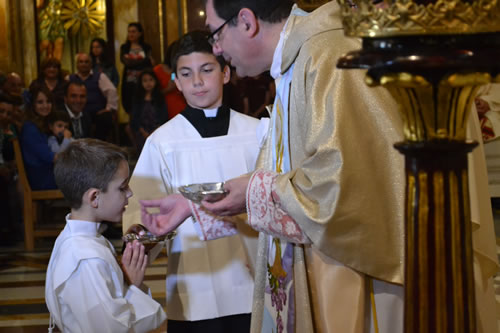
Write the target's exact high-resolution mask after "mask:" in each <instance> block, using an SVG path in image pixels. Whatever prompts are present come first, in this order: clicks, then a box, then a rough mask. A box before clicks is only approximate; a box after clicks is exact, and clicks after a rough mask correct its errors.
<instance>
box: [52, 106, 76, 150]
mask: <svg viewBox="0 0 500 333" xmlns="http://www.w3.org/2000/svg"><path fill="white" fill-rule="evenodd" d="M48 121H49V130H50V132H51V133H52V135H51V136H49V139H48V143H49V147H50V150H52V151H53V152H54V153H56V154H57V153H60V152H61V151H63V150H64V149H66V147H68V145H69V144H70V143H71V141H73V138H72V137H71V136H72V135H71V131H70V130H69V124H70V122H71V119H70V118H69V115H68V113H67V112H63V111H54V112H52V113H51V114H50V115H49V119H48Z"/></svg>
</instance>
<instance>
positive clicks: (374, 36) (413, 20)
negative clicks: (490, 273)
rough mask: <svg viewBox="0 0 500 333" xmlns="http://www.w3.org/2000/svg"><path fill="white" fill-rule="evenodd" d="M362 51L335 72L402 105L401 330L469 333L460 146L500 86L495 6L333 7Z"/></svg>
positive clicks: (401, 2)
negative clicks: (489, 88)
mask: <svg viewBox="0 0 500 333" xmlns="http://www.w3.org/2000/svg"><path fill="white" fill-rule="evenodd" d="M339 2H340V3H341V6H342V11H343V18H344V28H345V31H346V34H347V35H349V36H357V37H362V38H363V48H362V50H359V51H354V52H351V53H349V54H348V55H346V56H345V57H343V58H342V59H341V60H340V61H339V63H338V67H340V68H364V69H368V72H367V76H366V83H367V84H368V85H370V86H377V85H381V86H383V87H385V88H387V89H388V90H389V92H390V93H391V94H392V96H393V97H394V98H395V99H396V100H397V101H398V103H399V105H400V112H401V115H402V117H403V119H404V126H405V127H404V134H405V141H404V142H402V143H398V144H396V145H395V147H396V149H398V150H399V151H400V152H401V153H402V154H404V155H405V161H406V183H407V189H406V228H405V230H406V232H405V235H406V249H405V320H404V327H405V332H407V333H409V332H411V333H413V332H419V333H429V332H475V331H476V319H475V298H474V278H473V266H472V230H471V224H470V203H469V190H468V175H467V153H469V152H470V151H471V150H472V149H473V148H474V147H475V145H476V143H471V142H466V140H465V139H466V135H465V133H466V124H467V120H468V114H469V110H470V109H471V105H472V102H473V100H474V97H475V95H476V92H477V90H478V88H479V87H480V85H482V84H486V83H489V82H500V61H499V59H500V1H497V0H484V1H458V0H439V1H426V3H425V4H424V3H418V2H413V1H409V0H398V1H395V2H389V1H388V2H384V3H382V4H381V5H380V4H379V5H377V6H375V5H373V4H372V3H371V2H370V1H368V0H367V1H354V2H355V4H353V3H352V2H350V1H349V2H348V1H347V0H346V1H344V0H340V1H339Z"/></svg>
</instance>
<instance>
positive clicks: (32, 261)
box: [0, 240, 167, 333]
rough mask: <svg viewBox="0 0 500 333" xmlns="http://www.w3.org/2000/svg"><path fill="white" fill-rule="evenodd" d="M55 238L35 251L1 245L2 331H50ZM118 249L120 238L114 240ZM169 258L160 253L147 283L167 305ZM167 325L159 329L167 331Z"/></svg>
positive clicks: (149, 268)
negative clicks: (48, 294) (49, 279)
mask: <svg viewBox="0 0 500 333" xmlns="http://www.w3.org/2000/svg"><path fill="white" fill-rule="evenodd" d="M52 242H53V240H45V241H43V240H42V242H38V243H37V248H36V251H34V252H25V251H24V249H23V244H22V242H20V243H18V244H16V245H13V246H9V247H1V246H0V332H2V333H3V332H5V333H21V332H27V333H34V332H47V328H48V323H49V314H48V311H47V307H46V306H45V299H44V285H45V271H46V268H47V264H48V262H49V258H50V251H51V249H52ZM113 244H114V245H115V247H116V249H117V251H120V250H121V245H122V244H121V240H113ZM166 265H167V259H166V255H165V254H164V253H161V254H160V255H159V256H158V258H157V259H156V260H155V262H154V263H153V264H152V265H151V266H150V267H148V269H147V271H146V278H145V283H146V284H147V285H148V286H149V287H150V288H151V291H152V295H153V298H154V299H156V300H157V301H158V302H159V303H161V304H163V305H165V273H166ZM165 330H166V329H165V325H164V326H163V327H162V328H160V329H158V330H157V331H156V332H165Z"/></svg>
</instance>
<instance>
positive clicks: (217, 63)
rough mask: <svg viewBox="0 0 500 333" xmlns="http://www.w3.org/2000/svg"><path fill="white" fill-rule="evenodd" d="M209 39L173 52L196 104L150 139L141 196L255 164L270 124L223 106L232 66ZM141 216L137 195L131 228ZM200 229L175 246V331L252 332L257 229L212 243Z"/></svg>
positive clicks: (181, 236) (171, 317)
mask: <svg viewBox="0 0 500 333" xmlns="http://www.w3.org/2000/svg"><path fill="white" fill-rule="evenodd" d="M207 37H208V34H207V33H206V32H200V31H193V32H190V33H188V34H186V35H185V36H184V37H182V38H181V39H180V41H179V43H178V46H177V48H176V51H175V55H174V56H173V57H172V68H173V71H174V72H175V77H176V78H175V83H176V85H177V87H178V89H179V91H181V92H182V93H183V94H184V97H185V98H186V101H187V104H188V106H187V107H186V108H185V109H184V111H182V112H181V113H180V114H178V115H177V116H175V117H174V118H173V119H171V120H169V121H168V122H167V123H166V124H164V125H163V126H161V127H160V128H158V129H157V130H156V131H154V132H153V134H151V136H149V138H148V139H147V140H146V144H145V145H144V149H143V150H142V153H141V155H140V157H139V160H138V161H137V164H136V167H135V169H134V174H133V175H132V178H131V181H130V182H131V184H132V186H133V187H134V190H136V191H137V193H136V194H137V195H136V197H137V198H139V199H152V198H159V197H162V196H164V195H165V194H167V193H168V194H172V193H178V188H179V187H180V186H182V185H187V184H194V183H207V182H221V181H224V180H226V179H229V178H231V177H235V176H239V175H241V174H245V173H248V172H250V171H251V170H253V169H254V167H255V161H256V159H257V154H258V152H259V143H260V140H261V139H262V137H263V134H265V133H266V130H267V124H268V123H267V122H266V121H264V120H262V121H259V120H257V119H255V118H252V117H249V116H246V115H244V114H241V113H238V112H236V111H234V110H231V109H229V107H227V106H225V105H223V104H222V95H223V86H224V84H225V83H227V82H228V81H229V76H230V69H229V66H227V65H226V63H225V61H224V58H223V57H221V56H218V57H217V56H215V55H214V54H213V53H212V46H211V45H210V44H209V43H208V40H207ZM177 195H178V196H180V195H179V194H177ZM180 198H181V199H184V198H183V197H182V196H181V197H180ZM184 200H185V199H184ZM140 216H141V209H140V206H139V202H138V200H133V201H132V200H131V202H130V206H129V209H128V210H127V212H126V214H125V215H124V221H123V226H124V230H127V228H128V226H130V225H131V224H133V223H137V221H139V220H140ZM239 218H246V216H239ZM198 231H199V228H198V226H197V225H196V224H194V223H192V222H191V219H188V220H187V221H186V223H183V224H182V225H181V226H180V227H179V228H178V229H177V236H176V237H175V238H174V239H173V240H172V241H171V242H170V244H169V248H168V253H169V257H168V267H167V281H166V285H167V286H166V296H167V317H168V321H167V329H168V332H169V333H178V332H179V333H184V332H218V333H233V332H248V331H249V330H250V312H251V306H252V293H253V276H252V271H251V267H252V265H253V261H252V259H251V257H252V255H253V254H254V253H255V254H256V251H255V249H254V248H252V246H255V245H256V243H255V242H256V238H254V237H253V236H255V235H256V234H255V232H253V234H252V231H248V233H247V235H249V237H248V238H245V237H244V236H243V235H244V234H245V232H242V233H241V234H238V235H234V236H231V237H226V238H221V239H216V240H212V241H210V242H206V241H204V240H203V239H204V238H203V236H202V235H200V234H199V233H198ZM247 241H248V242H247ZM247 246H249V247H247Z"/></svg>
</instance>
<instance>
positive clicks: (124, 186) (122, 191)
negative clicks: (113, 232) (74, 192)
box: [96, 161, 133, 222]
mask: <svg viewBox="0 0 500 333" xmlns="http://www.w3.org/2000/svg"><path fill="white" fill-rule="evenodd" d="M128 182H129V168H128V163H127V162H126V161H121V163H120V166H119V167H118V170H116V173H115V175H114V176H113V179H112V180H111V181H110V182H109V184H108V188H107V190H106V192H103V191H100V192H99V194H98V198H97V199H96V200H98V203H99V206H98V208H97V214H98V216H97V217H98V222H101V221H108V222H120V221H121V220H122V215H123V212H124V211H125V206H126V205H127V204H128V198H130V197H131V196H132V195H133V193H132V191H131V190H130V187H129V186H128Z"/></svg>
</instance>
